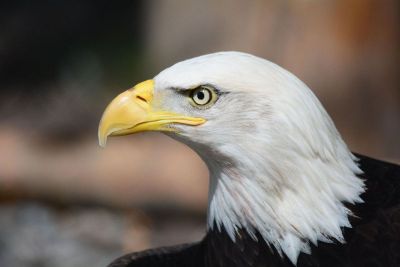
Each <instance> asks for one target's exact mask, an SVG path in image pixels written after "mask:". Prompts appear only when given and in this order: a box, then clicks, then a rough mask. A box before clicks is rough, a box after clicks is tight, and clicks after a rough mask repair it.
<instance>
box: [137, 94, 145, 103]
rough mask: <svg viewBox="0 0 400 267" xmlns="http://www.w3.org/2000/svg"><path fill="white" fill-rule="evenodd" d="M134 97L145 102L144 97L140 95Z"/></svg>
mask: <svg viewBox="0 0 400 267" xmlns="http://www.w3.org/2000/svg"><path fill="white" fill-rule="evenodd" d="M136 98H137V99H139V100H142V101H143V102H146V103H147V100H146V99H145V98H144V97H141V96H140V95H137V96H136Z"/></svg>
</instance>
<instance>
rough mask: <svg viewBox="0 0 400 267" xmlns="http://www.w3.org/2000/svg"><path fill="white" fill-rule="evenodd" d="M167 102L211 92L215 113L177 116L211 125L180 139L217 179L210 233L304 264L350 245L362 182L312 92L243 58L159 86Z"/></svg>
mask: <svg viewBox="0 0 400 267" xmlns="http://www.w3.org/2000/svg"><path fill="white" fill-rule="evenodd" d="M154 80H155V86H156V91H157V92H161V93H162V92H166V88H181V89H188V88H195V87H196V86H199V85H203V84H211V85H213V86H215V87H216V88H218V89H219V90H221V91H222V92H229V93H228V94H224V95H222V96H221V97H220V99H219V100H218V101H217V102H216V103H215V105H214V106H212V107H211V108H209V109H207V110H192V109H190V108H188V107H187V106H185V105H181V104H179V103H178V102H179V101H178V100H176V99H175V100H174V101H172V102H170V103H167V105H168V104H169V105H171V108H172V107H173V108H174V110H176V111H179V112H181V113H186V114H190V115H193V114H194V115H197V116H202V117H204V118H206V119H207V123H205V124H204V125H201V126H196V127H191V126H180V125H178V126H175V127H178V128H181V130H182V131H181V134H180V135H179V136H177V137H176V138H178V139H180V140H181V141H183V142H185V143H187V144H188V145H189V146H191V147H192V148H193V149H194V150H196V151H197V152H198V153H199V155H200V156H201V157H202V158H203V160H204V161H205V162H206V164H207V165H208V168H209V171H210V179H211V180H210V193H209V206H208V227H209V228H213V227H214V225H216V226H217V227H218V228H219V229H220V228H221V227H224V228H225V229H226V231H227V232H228V234H229V235H230V237H231V238H232V240H235V232H236V229H238V228H245V229H246V230H247V231H248V232H249V233H250V234H251V235H253V234H254V233H255V231H258V232H259V233H260V234H261V235H262V237H263V238H264V239H265V241H266V242H267V243H268V244H269V245H270V246H273V247H275V248H276V249H277V250H278V251H279V253H282V252H283V253H285V254H286V255H287V256H288V258H289V259H290V260H291V261H292V262H293V263H294V264H296V262H297V258H298V255H299V253H300V252H305V253H309V252H310V246H309V242H312V243H314V244H316V243H317V241H323V242H330V241H331V240H338V241H340V242H344V240H343V235H342V230H341V228H342V227H351V225H350V223H349V220H348V216H349V215H350V214H351V213H350V211H349V210H348V209H346V208H345V206H344V202H348V203H356V202H361V201H362V200H361V199H360V197H359V196H360V194H361V193H363V192H364V183H363V181H362V180H361V179H359V178H358V177H357V174H360V173H361V170H360V169H359V168H358V166H357V164H356V163H355V157H354V156H353V155H352V154H351V153H350V151H349V150H348V148H347V146H346V145H345V143H344V142H343V140H342V138H341V136H340V134H339V133H338V131H337V130H336V128H335V126H334V124H333V122H332V120H331V119H330V117H329V115H328V114H327V112H326V111H325V109H324V108H323V107H322V105H321V103H320V102H319V101H318V99H317V98H316V97H315V95H314V94H313V93H312V92H311V90H310V89H309V88H308V87H307V86H306V85H305V84H304V83H302V82H301V81H300V80H299V79H298V78H296V77H295V76H294V75H293V74H291V73H290V72H288V71H286V70H284V69H283V68H281V67H279V66H277V65H276V64H273V63H271V62H269V61H267V60H264V59H261V58H258V57H255V56H252V55H249V54H244V53H238V52H221V53H215V54H210V55H205V56H201V57H197V58H193V59H189V60H186V61H183V62H180V63H177V64H175V65H173V66H172V67H170V68H168V69H166V70H164V71H162V72H161V73H160V74H159V75H157V76H156V77H155V78H154Z"/></svg>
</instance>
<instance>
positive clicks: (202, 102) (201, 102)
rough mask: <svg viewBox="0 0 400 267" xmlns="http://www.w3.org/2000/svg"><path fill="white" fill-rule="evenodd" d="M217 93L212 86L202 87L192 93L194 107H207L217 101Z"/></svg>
mask: <svg viewBox="0 0 400 267" xmlns="http://www.w3.org/2000/svg"><path fill="white" fill-rule="evenodd" d="M217 97H218V95H217V93H216V92H215V89H214V88H212V87H211V86H207V85H201V86H199V87H196V88H194V89H192V90H191V91H190V99H191V102H192V105H194V106H197V107H206V106H207V105H210V104H213V103H214V102H215V101H216V100H217Z"/></svg>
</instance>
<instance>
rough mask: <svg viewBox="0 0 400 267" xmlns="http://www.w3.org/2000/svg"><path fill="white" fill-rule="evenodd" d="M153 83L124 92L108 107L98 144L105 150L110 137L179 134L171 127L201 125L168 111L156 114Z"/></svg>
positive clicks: (139, 85) (148, 81)
mask: <svg viewBox="0 0 400 267" xmlns="http://www.w3.org/2000/svg"><path fill="white" fill-rule="evenodd" d="M153 94H154V81H153V80H147V81H144V82H142V83H139V84H137V85H136V86H134V87H133V88H131V89H129V90H127V91H125V92H123V93H122V94H120V95H118V96H117V97H116V98H114V100H113V101H111V103H110V104H109V105H108V106H107V108H106V110H105V111H104V113H103V116H102V118H101V120H100V124H99V131H98V135H99V144H100V146H102V147H104V146H105V145H106V142H107V137H108V136H118V135H127V134H132V133H137V132H143V131H176V130H175V129H174V128H171V127H170V126H169V125H170V124H172V123H180V124H187V125H200V124H203V123H204V122H205V121H206V120H205V119H203V118H195V117H187V116H183V115H180V114H176V113H173V112H167V111H153V110H152V101H153Z"/></svg>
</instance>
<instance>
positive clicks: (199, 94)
mask: <svg viewBox="0 0 400 267" xmlns="http://www.w3.org/2000/svg"><path fill="white" fill-rule="evenodd" d="M204 97H205V95H204V93H203V92H202V91H199V92H197V98H198V99H199V100H203V99H204Z"/></svg>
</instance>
